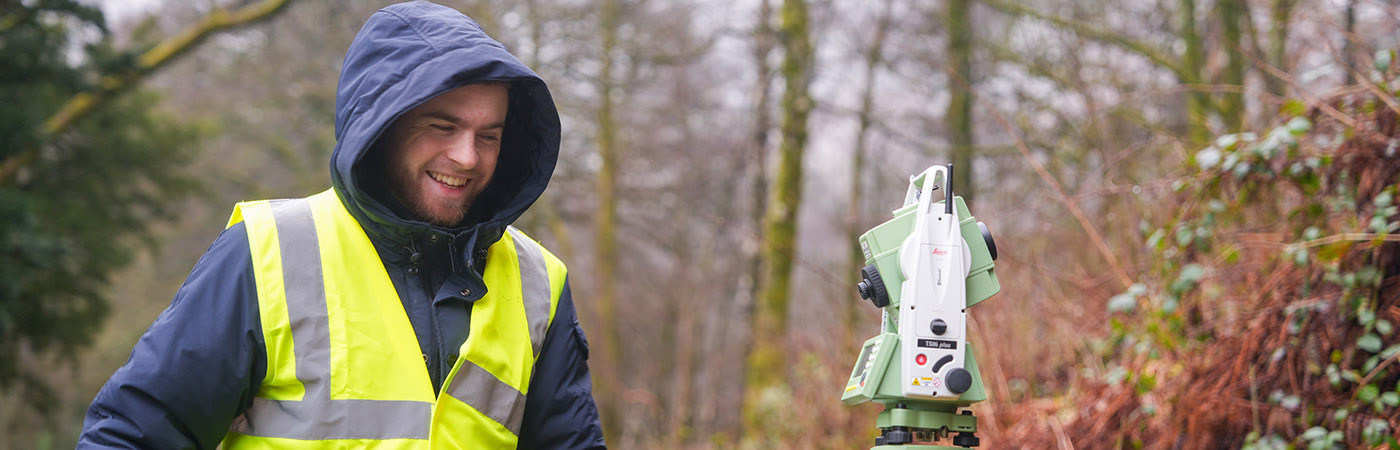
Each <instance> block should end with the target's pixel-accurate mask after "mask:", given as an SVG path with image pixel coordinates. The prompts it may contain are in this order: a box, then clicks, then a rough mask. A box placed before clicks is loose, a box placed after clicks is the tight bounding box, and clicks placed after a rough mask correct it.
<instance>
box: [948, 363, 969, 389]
mask: <svg viewBox="0 0 1400 450" xmlns="http://www.w3.org/2000/svg"><path fill="white" fill-rule="evenodd" d="M943 381H944V383H945V384H947V385H948V390H949V391H953V393H954V394H961V393H964V392H967V390H968V389H972V372H968V371H967V369H963V368H957V369H953V370H952V371H951V372H948V377H947V378H944V379H943Z"/></svg>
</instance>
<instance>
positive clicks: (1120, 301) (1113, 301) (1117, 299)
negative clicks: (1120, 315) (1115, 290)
mask: <svg viewBox="0 0 1400 450" xmlns="http://www.w3.org/2000/svg"><path fill="white" fill-rule="evenodd" d="M1136 307H1137V296H1136V295H1132V294H1128V293H1122V294H1118V295H1115V296H1113V297H1112V298H1109V299H1108V312H1110V313H1116V312H1130V311H1132V310H1133V308H1136Z"/></svg>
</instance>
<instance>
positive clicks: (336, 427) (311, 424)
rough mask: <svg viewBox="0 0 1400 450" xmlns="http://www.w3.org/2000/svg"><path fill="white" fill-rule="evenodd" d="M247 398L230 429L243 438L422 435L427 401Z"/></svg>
mask: <svg viewBox="0 0 1400 450" xmlns="http://www.w3.org/2000/svg"><path fill="white" fill-rule="evenodd" d="M310 396H311V393H310V392H307V397H306V399H303V400H302V401H299V402H297V401H283V400H268V399H265V398H258V397H254V398H253V405H252V406H250V407H249V408H248V411H247V412H244V413H243V415H242V416H240V417H238V419H236V420H234V422H233V431H236V432H238V433H239V434H243V435H248V436H262V437H277V438H289V439H302V440H322V439H404V438H406V439H427V438H428V422H429V420H431V418H432V414H433V410H432V405H431V404H429V403H425V402H412V401H391V400H345V399H340V400H329V399H324V398H322V399H318V400H310Z"/></svg>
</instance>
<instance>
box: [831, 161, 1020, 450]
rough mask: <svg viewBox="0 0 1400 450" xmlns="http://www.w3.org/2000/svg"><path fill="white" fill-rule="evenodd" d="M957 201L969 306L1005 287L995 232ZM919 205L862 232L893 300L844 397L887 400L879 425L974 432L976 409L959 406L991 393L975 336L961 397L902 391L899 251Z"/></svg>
mask: <svg viewBox="0 0 1400 450" xmlns="http://www.w3.org/2000/svg"><path fill="white" fill-rule="evenodd" d="M920 178H922V177H920ZM923 181H925V180H922V179H916V180H914V181H913V184H915V185H916V186H918V185H920V183H921V182H923ZM953 202H954V207H956V208H957V212H958V217H960V218H961V219H960V221H959V227H960V231H961V234H962V236H963V242H964V245H965V246H966V248H967V249H968V253H969V254H970V255H971V259H970V261H969V263H968V268H969V270H968V275H967V284H966V292H967V297H966V298H967V300H966V301H967V305H966V306H967V307H970V306H973V305H976V304H978V303H980V302H982V301H983V300H986V299H987V298H989V297H991V296H993V295H995V294H996V293H998V292H1000V291H1001V283H1000V282H999V281H998V280H997V274H996V265H995V262H994V260H995V252H996V248H995V244H994V243H992V242H991V236H990V235H989V234H986V233H985V232H984V231H985V230H984V228H983V227H982V226H981V225H980V224H979V223H978V221H977V219H976V218H974V217H973V216H972V214H971V212H970V211H968V209H967V203H966V202H965V201H964V200H963V198H962V197H959V196H954V197H953ZM944 203H945V202H944V201H939V202H938V203H937V204H938V205H940V206H936V207H935V208H938V209H943V208H944V207H943V206H941V205H943V204H944ZM917 208H918V202H917V201H915V202H909V204H907V205H905V206H904V207H902V208H899V209H897V210H895V211H894V212H893V215H894V218H892V219H890V220H889V221H886V222H885V223H882V224H880V225H879V226H876V227H875V228H872V229H871V230H870V231H867V232H866V233H865V234H863V235H861V236H860V247H861V251H862V252H864V254H865V262H866V264H869V265H873V266H875V269H876V270H877V271H878V272H879V274H880V277H881V281H882V282H883V284H884V290H885V292H887V293H888V297H889V304H888V305H886V306H885V307H884V308H883V310H884V314H882V316H883V318H882V320H881V322H882V325H881V333H880V334H879V335H877V336H875V337H872V338H870V339H869V340H867V341H865V344H864V345H863V346H862V349H861V354H860V357H859V358H858V359H857V361H856V365H855V367H854V368H852V370H851V375H850V377H849V378H848V379H847V383H846V387H845V391H844V392H843V393H842V396H841V401H842V402H843V403H845V404H847V405H857V404H860V403H865V402H876V403H880V404H882V405H884V406H885V411H883V412H881V413H880V416H879V418H878V419H877V427H878V428H880V429H890V428H892V427H907V428H908V429H916V430H931V431H934V432H938V433H947V432H965V433H972V432H975V431H976V430H977V418H976V417H974V416H972V415H971V411H966V410H964V411H962V412H961V413H959V412H958V409H959V408H964V407H967V406H969V405H971V404H973V403H976V402H980V401H983V400H986V399H987V394H986V389H985V386H984V385H983V382H982V373H981V370H980V369H979V368H978V365H977V359H976V358H975V357H974V352H973V349H972V347H973V343H972V342H968V343H967V345H966V346H965V347H964V352H965V353H964V361H965V363H964V368H965V369H967V370H968V371H969V372H970V373H971V375H972V387H971V388H970V389H968V390H967V391H966V392H963V393H962V394H960V395H959V396H958V397H957V398H949V399H941V398H909V397H904V396H902V390H901V388H902V386H901V385H900V384H899V383H901V382H902V381H903V380H902V379H901V376H900V373H901V372H900V371H901V369H902V367H901V362H900V359H901V358H899V357H897V356H896V355H899V354H900V350H901V349H900V345H901V343H900V336H899V314H900V311H901V310H900V308H899V306H900V303H901V302H900V299H901V294H902V287H903V284H904V275H903V272H902V271H901V269H900V257H899V256H900V251H901V248H902V247H903V245H904V241H905V239H907V238H909V236H910V234H911V233H913V231H914V227H915V218H916V214H915V210H916V209H917ZM978 237H981V239H979V238H978ZM886 448H888V449H896V448H897V449H904V450H915V449H942V448H956V447H942V446H932V445H879V446H876V447H875V449H886Z"/></svg>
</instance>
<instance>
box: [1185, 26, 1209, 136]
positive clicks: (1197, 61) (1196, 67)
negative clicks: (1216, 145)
mask: <svg viewBox="0 0 1400 450" xmlns="http://www.w3.org/2000/svg"><path fill="white" fill-rule="evenodd" d="M1181 39H1182V40H1183V41H1185V42H1186V54H1185V55H1183V57H1182V63H1183V67H1182V72H1183V75H1186V76H1185V77H1182V79H1181V82H1182V83H1185V84H1189V85H1192V86H1189V88H1188V90H1187V93H1186V120H1187V123H1186V130H1187V131H1186V136H1187V138H1188V139H1190V140H1191V144H1192V145H1205V143H1206V142H1208V141H1210V135H1211V133H1210V127H1209V125H1208V121H1209V120H1210V109H1211V108H1210V102H1211V100H1210V94H1209V93H1207V92H1205V91H1203V90H1202V89H1203V88H1204V86H1201V80H1202V77H1201V70H1202V69H1203V68H1204V61H1205V53H1204V51H1203V50H1202V49H1201V33H1200V31H1198V30H1197V29H1196V0H1181Z"/></svg>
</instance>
